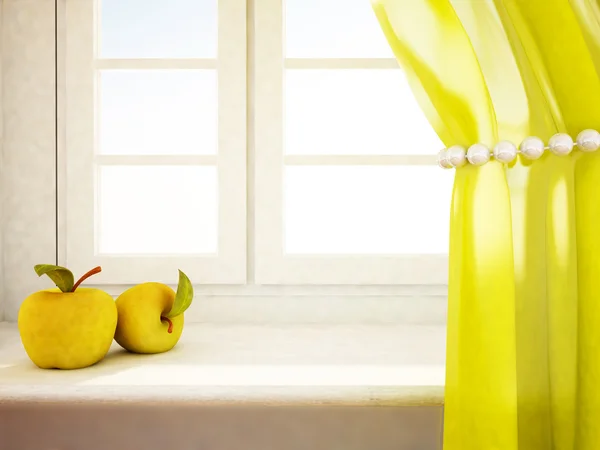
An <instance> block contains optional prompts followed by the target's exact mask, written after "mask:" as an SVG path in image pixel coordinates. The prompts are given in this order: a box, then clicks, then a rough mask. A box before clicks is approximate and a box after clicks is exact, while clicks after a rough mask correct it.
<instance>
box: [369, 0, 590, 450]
mask: <svg viewBox="0 0 600 450" xmlns="http://www.w3.org/2000/svg"><path fill="white" fill-rule="evenodd" d="M372 4H373V9H374V11H375V14H376V16H377V18H378V20H379V23H380V24H381V28H382V30H383V32H384V34H385V36H386V38H387V40H388V42H389V44H390V46H391V48H392V49H393V51H394V54H395V56H396V58H397V59H398V61H399V63H400V65H401V66H402V68H403V69H404V70H405V71H406V73H407V77H408V79H409V81H410V84H411V88H412V90H413V92H414V94H415V97H416V99H417V101H418V102H419V105H420V106H421V108H422V109H423V111H424V113H425V114H426V116H427V117H428V119H429V121H430V123H431V124H432V126H433V127H434V129H435V130H436V132H437V133H438V135H439V136H440V138H441V139H442V141H443V142H444V144H445V145H446V146H448V147H450V146H452V145H456V144H459V145H463V146H466V147H468V146H470V145H472V144H474V143H477V142H481V143H484V144H486V145H488V146H490V147H491V146H493V145H494V144H495V143H497V142H498V141H500V140H509V141H512V142H514V143H515V144H517V145H518V144H519V143H520V142H521V141H522V140H523V139H524V138H526V137H528V136H538V137H540V138H541V139H542V140H544V141H545V142H548V140H549V138H550V137H551V136H552V135H553V134H555V133H558V132H564V133H568V134H570V135H571V136H572V137H575V136H576V135H577V134H578V133H579V132H580V131H582V130H584V129H588V128H592V129H594V128H596V129H598V128H600V81H599V73H600V4H599V1H598V0H543V1H542V0H527V1H523V0H478V1H464V0H419V1H413V0H373V1H372ZM440 170H441V169H440ZM597 224H600V155H599V154H597V153H582V152H577V151H574V152H573V153H572V154H571V155H569V156H555V155H553V154H550V153H549V152H546V154H545V155H544V156H543V157H542V158H540V159H538V160H536V161H529V160H527V159H524V158H523V157H521V156H519V158H518V159H517V160H516V161H515V162H513V163H511V164H509V165H503V164H500V163H499V162H497V161H495V160H492V161H490V162H489V163H487V164H485V165H483V166H477V167H476V166H472V165H466V166H464V167H461V168H458V169H456V175H455V182H454V188H453V196H452V208H451V211H450V249H449V255H450V267H449V281H448V283H449V284H448V331H447V356H446V359H447V361H446V394H445V413H444V448H445V449H446V450H470V449H473V450H487V449H490V450H491V449H494V450H546V449H547V450H592V449H594V450H597V449H599V448H600V301H599V300H600V233H597V232H595V228H596V226H597ZM597 350H598V352H597Z"/></svg>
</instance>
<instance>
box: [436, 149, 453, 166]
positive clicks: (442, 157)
mask: <svg viewBox="0 0 600 450" xmlns="http://www.w3.org/2000/svg"><path fill="white" fill-rule="evenodd" d="M437 161H438V165H439V166H440V167H441V168H442V169H452V164H450V161H448V152H447V151H446V149H444V150H440V152H439V153H438V158H437Z"/></svg>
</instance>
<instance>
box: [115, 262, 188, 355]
mask: <svg viewBox="0 0 600 450" xmlns="http://www.w3.org/2000/svg"><path fill="white" fill-rule="evenodd" d="M193 297H194V290H193V288H192V284H191V282H190V280H189V278H188V277H187V276H186V275H185V274H184V273H183V272H182V271H181V270H180V271H179V285H178V286H177V293H175V292H174V291H173V289H171V288H170V287H169V286H167V285H166V284H162V283H142V284H138V285H137V286H134V287H132V288H129V289H127V290H126V291H125V292H123V293H122V294H121V295H119V297H118V298H117V301H116V304H117V311H118V316H119V320H118V323H117V331H116V333H115V340H116V341H117V342H118V344H119V345H120V346H121V347H123V348H124V349H126V350H129V351H130V352H133V353H163V352H166V351H169V350H171V349H172V348H173V347H174V346H175V344H177V342H178V341H179V338H180V337H181V333H182V331H183V313H184V311H185V310H186V309H187V308H188V307H189V306H190V304H191V303H192V299H193Z"/></svg>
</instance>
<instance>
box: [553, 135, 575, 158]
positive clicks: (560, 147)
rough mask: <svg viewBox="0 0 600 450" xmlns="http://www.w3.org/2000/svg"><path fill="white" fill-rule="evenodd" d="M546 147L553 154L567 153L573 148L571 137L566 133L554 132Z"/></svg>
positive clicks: (561, 154)
mask: <svg viewBox="0 0 600 450" xmlns="http://www.w3.org/2000/svg"><path fill="white" fill-rule="evenodd" d="M548 147H549V148H550V151H551V152H552V153H554V154H555V155H558V156H563V155H568V154H569V153H571V151H572V150H573V138H572V137H571V136H569V135H568V134H566V133H558V134H555V135H554V136H552V137H551V138H550V141H549V142H548Z"/></svg>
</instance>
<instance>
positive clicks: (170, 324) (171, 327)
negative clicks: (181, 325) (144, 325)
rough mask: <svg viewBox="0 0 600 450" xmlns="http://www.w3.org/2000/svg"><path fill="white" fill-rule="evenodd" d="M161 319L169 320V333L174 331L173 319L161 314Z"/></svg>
mask: <svg viewBox="0 0 600 450" xmlns="http://www.w3.org/2000/svg"><path fill="white" fill-rule="evenodd" d="M160 320H161V321H163V320H166V321H167V322H169V329H168V330H167V333H172V332H173V322H171V319H169V318H168V317H165V316H160Z"/></svg>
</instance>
